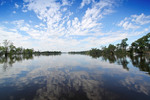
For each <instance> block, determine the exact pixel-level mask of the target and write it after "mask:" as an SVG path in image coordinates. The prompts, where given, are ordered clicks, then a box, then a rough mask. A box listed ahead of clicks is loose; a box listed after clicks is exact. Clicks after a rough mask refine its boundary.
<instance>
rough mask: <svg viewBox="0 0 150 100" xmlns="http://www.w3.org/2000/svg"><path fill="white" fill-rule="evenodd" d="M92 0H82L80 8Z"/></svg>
mask: <svg viewBox="0 0 150 100" xmlns="http://www.w3.org/2000/svg"><path fill="white" fill-rule="evenodd" d="M92 1H94V0H82V2H81V5H80V8H83V7H84V6H85V5H88V4H90V3H91V2H92Z"/></svg>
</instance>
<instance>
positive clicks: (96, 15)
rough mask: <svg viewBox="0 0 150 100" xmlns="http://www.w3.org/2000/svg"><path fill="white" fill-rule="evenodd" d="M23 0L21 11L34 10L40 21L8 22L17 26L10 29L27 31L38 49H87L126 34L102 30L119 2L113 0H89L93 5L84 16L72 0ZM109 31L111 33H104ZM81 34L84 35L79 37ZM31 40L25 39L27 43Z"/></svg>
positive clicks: (25, 32)
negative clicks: (74, 10) (105, 18)
mask: <svg viewBox="0 0 150 100" xmlns="http://www.w3.org/2000/svg"><path fill="white" fill-rule="evenodd" d="M24 2H25V3H24V5H23V8H22V11H24V10H25V12H27V11H28V12H29V11H33V12H34V13H35V14H36V15H37V18H39V20H40V22H39V23H36V24H33V23H34V21H30V22H29V23H28V22H27V21H25V20H17V21H12V22H8V23H9V24H12V25H13V29H14V28H15V29H16V30H13V29H12V30H9V31H11V33H17V34H18V35H19V34H20V35H21V34H22V33H24V34H26V35H27V36H28V38H30V39H31V40H32V43H31V44H30V45H29V46H33V47H32V48H35V49H36V50H38V49H39V50H62V51H68V50H69V51H71V50H87V49H90V48H92V47H97V46H100V45H102V44H103V45H104V44H107V43H111V42H114V41H117V40H120V39H122V38H124V37H126V35H123V34H122V35H118V34H117V35H114V34H116V33H111V34H108V33H102V32H101V29H102V25H103V24H102V23H101V20H102V19H103V18H104V17H105V16H106V15H108V14H110V13H113V12H114V11H113V7H114V6H115V4H116V2H115V1H114V0H113V1H112V0H100V1H97V2H95V1H94V0H93V1H90V3H91V6H90V7H89V8H87V9H86V10H85V13H84V14H83V16H81V18H80V17H77V15H76V13H75V12H71V10H70V9H69V8H68V7H70V6H71V4H72V2H69V0H63V1H61V2H58V1H56V0H24ZM84 2H85V1H84ZM88 2H89V1H88ZM87 4H88V3H85V4H84V5H87ZM77 8H78V7H77ZM80 10H81V9H80ZM9 31H6V32H9ZM6 32H5V33H6ZM106 34H107V35H108V37H105V36H104V35H106ZM21 36H22V35H21ZM80 36H81V38H82V37H83V39H79V38H80ZM78 37H79V38H78ZM112 37H113V38H112ZM116 37H117V38H116ZM8 39H9V38H8ZM14 39H16V38H14ZM20 39H21V38H20ZM11 40H12V39H11ZM27 40H28V39H27ZM28 43H29V42H26V44H28ZM32 44H33V45H32ZM34 44H35V45H36V46H35V45H34ZM24 46H25V43H24Z"/></svg>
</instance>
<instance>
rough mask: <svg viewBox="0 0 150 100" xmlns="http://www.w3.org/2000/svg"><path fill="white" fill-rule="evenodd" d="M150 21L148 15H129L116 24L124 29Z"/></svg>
mask: <svg viewBox="0 0 150 100" xmlns="http://www.w3.org/2000/svg"><path fill="white" fill-rule="evenodd" d="M148 23H150V15H144V14H143V13H142V14H140V15H131V16H130V17H126V18H125V19H124V20H122V21H121V22H120V23H119V24H118V26H121V27H123V28H124V29H125V30H128V29H138V28H140V26H141V25H145V24H148Z"/></svg>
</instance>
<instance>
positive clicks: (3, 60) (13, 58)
mask: <svg viewBox="0 0 150 100" xmlns="http://www.w3.org/2000/svg"><path fill="white" fill-rule="evenodd" d="M29 59H33V55H30V54H25V55H9V56H6V57H5V56H1V57H0V64H3V70H4V71H6V70H7V69H8V68H9V67H12V66H13V64H14V63H15V62H21V61H23V60H29Z"/></svg>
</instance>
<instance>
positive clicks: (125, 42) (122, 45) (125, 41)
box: [121, 38, 128, 51]
mask: <svg viewBox="0 0 150 100" xmlns="http://www.w3.org/2000/svg"><path fill="white" fill-rule="evenodd" d="M127 40H128V38H125V39H123V40H122V41H121V48H122V49H123V50H125V51H126V47H127V46H128V44H127Z"/></svg>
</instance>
